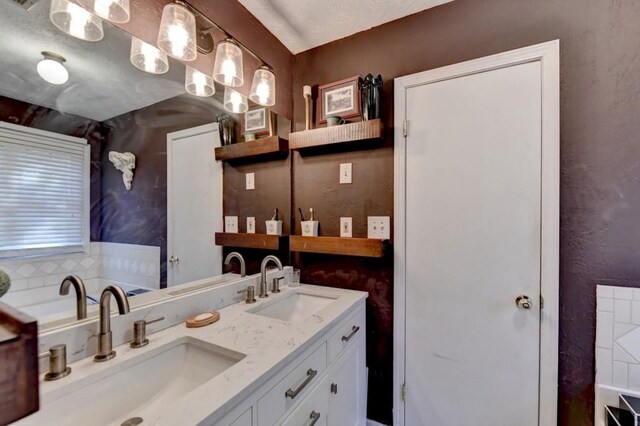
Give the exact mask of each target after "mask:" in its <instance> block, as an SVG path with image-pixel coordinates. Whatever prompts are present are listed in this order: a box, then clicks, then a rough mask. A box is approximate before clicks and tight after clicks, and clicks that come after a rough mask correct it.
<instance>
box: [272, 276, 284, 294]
mask: <svg viewBox="0 0 640 426" xmlns="http://www.w3.org/2000/svg"><path fill="white" fill-rule="evenodd" d="M281 280H284V277H280V278H274V279H273V281H272V282H271V293H280V281H281Z"/></svg>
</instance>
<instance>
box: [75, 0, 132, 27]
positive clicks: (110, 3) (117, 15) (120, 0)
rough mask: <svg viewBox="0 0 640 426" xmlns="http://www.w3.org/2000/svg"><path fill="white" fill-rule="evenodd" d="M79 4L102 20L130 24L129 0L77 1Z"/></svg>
mask: <svg viewBox="0 0 640 426" xmlns="http://www.w3.org/2000/svg"><path fill="white" fill-rule="evenodd" d="M77 1H78V4H79V5H80V6H82V7H84V8H85V9H87V10H88V11H90V12H91V13H93V14H95V15H98V16H99V17H101V18H102V19H106V20H107V21H110V22H115V23H117V24H124V23H125V22H129V19H130V17H131V15H130V12H129V0H77Z"/></svg>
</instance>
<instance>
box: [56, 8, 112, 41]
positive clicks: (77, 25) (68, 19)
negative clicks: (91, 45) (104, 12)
mask: <svg viewBox="0 0 640 426" xmlns="http://www.w3.org/2000/svg"><path fill="white" fill-rule="evenodd" d="M49 19H51V22H52V23H53V25H55V26H56V28H58V29H59V30H60V31H62V32H65V33H67V34H69V35H70V36H73V37H76V38H79V39H80V40H85V41H99V40H102V37H104V30H103V29H102V20H101V19H100V18H98V17H97V16H95V15H92V14H91V13H89V12H88V11H87V10H85V9H83V8H81V7H80V6H78V5H77V4H75V3H71V2H70V1H68V0H51V8H50V9H49Z"/></svg>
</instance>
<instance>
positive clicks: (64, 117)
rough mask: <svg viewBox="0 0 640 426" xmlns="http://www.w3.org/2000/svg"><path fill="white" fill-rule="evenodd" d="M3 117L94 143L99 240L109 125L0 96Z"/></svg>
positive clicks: (94, 228) (93, 216)
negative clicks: (103, 155) (104, 149)
mask: <svg viewBox="0 0 640 426" xmlns="http://www.w3.org/2000/svg"><path fill="white" fill-rule="evenodd" d="M0 121H5V122H7V123H12V124H19V125H21V126H25V127H33V128H34V129H40V130H47V131H50V132H56V133H60V134H63V135H68V136H76V137H80V138H85V139H87V141H88V143H89V144H90V145H91V172H90V173H91V188H90V197H89V198H90V203H91V210H90V226H91V241H100V198H101V188H100V171H101V168H102V164H101V162H100V153H101V150H102V147H103V146H104V144H105V141H106V138H107V137H108V135H109V131H110V129H109V128H108V127H107V126H104V125H103V124H102V123H99V122H97V121H93V120H90V119H88V118H83V117H77V116H74V115H69V114H64V113H62V112H59V111H56V110H53V109H49V108H45V107H41V106H38V105H32V104H28V103H26V102H22V101H18V100H16V99H12V98H7V97H5V96H0Z"/></svg>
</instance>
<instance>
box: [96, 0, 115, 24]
mask: <svg viewBox="0 0 640 426" xmlns="http://www.w3.org/2000/svg"><path fill="white" fill-rule="evenodd" d="M112 4H113V1H112V0H94V3H93V10H94V12H96V15H98V16H99V17H101V18H104V19H109V9H111V5H112Z"/></svg>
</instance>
